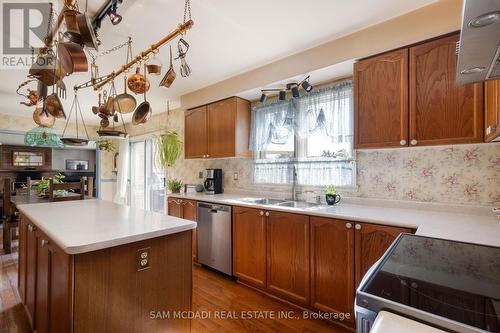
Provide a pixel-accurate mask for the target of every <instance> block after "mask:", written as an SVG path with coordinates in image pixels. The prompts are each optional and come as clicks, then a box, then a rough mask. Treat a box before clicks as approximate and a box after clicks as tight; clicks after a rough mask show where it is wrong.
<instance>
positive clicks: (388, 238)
mask: <svg viewBox="0 0 500 333" xmlns="http://www.w3.org/2000/svg"><path fill="white" fill-rule="evenodd" d="M403 232H413V230H412V229H408V228H399V227H390V226H385V225H377V224H369V223H356V232H355V240H354V243H355V260H354V261H355V263H356V288H357V287H358V285H359V283H360V282H361V279H362V278H363V276H364V275H365V274H366V272H367V271H368V270H369V269H370V267H371V266H372V265H373V264H374V263H375V262H376V261H377V260H379V259H380V257H382V255H383V254H384V253H385V251H386V250H387V249H388V248H389V246H390V245H391V244H392V242H393V241H394V240H395V239H396V237H398V235H399V234H401V233H403Z"/></svg>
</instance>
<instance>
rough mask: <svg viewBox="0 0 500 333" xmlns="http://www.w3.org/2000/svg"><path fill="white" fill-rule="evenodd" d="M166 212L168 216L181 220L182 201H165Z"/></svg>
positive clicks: (170, 199) (171, 199)
mask: <svg viewBox="0 0 500 333" xmlns="http://www.w3.org/2000/svg"><path fill="white" fill-rule="evenodd" d="M167 212H168V215H170V216H175V217H181V218H182V200H181V199H176V198H168V199H167Z"/></svg>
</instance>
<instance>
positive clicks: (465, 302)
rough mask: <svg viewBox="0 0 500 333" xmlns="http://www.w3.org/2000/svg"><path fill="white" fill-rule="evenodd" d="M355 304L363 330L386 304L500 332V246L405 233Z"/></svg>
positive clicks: (438, 323) (464, 327)
mask: <svg viewBox="0 0 500 333" xmlns="http://www.w3.org/2000/svg"><path fill="white" fill-rule="evenodd" d="M499 237H500V235H499ZM355 307H356V326H357V331H358V332H360V333H368V332H369V331H370V328H371V325H372V324H373V321H374V320H375V317H376V316H377V313H378V312H379V311H382V310H386V311H390V312H394V313H397V314H399V315H402V316H405V317H408V318H412V319H414V320H417V321H420V322H424V323H426V324H428V325H431V326H434V327H437V328H440V329H443V330H445V331H450V332H464V333H465V332H467V333H468V332H500V248H498V247H491V246H483V245H476V244H470V243H463V242H456V241H450V240H443V239H438V238H430V237H423V236H417V235H412V234H401V235H400V236H399V237H398V238H397V239H396V240H395V241H394V243H393V244H392V245H391V247H390V248H389V249H388V250H387V252H386V253H385V254H384V256H383V257H382V258H381V259H380V260H379V261H378V262H377V263H376V264H375V265H374V266H373V267H372V268H371V269H370V271H369V272H368V273H367V274H366V275H365V277H364V278H363V281H362V282H361V284H360V286H359V288H358V290H357V292H356V305H355Z"/></svg>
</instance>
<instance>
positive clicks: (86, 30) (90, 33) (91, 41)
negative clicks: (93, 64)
mask: <svg viewBox="0 0 500 333" xmlns="http://www.w3.org/2000/svg"><path fill="white" fill-rule="evenodd" d="M76 22H77V23H78V29H79V31H80V36H81V40H80V44H83V45H85V46H86V47H88V48H91V49H94V50H96V51H97V50H98V42H97V36H96V35H95V31H94V27H93V26H92V20H91V19H90V18H89V17H88V15H87V14H85V13H83V14H78V15H77V16H76Z"/></svg>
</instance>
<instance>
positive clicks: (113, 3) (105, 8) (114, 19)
mask: <svg viewBox="0 0 500 333" xmlns="http://www.w3.org/2000/svg"><path fill="white" fill-rule="evenodd" d="M122 2H123V0H107V1H106V2H105V3H104V5H102V7H101V8H100V9H99V11H98V12H97V14H96V15H95V16H94V23H93V25H94V32H96V33H97V31H98V30H99V29H100V28H101V24H102V20H104V19H105V18H106V16H108V17H109V20H110V21H111V23H112V24H113V25H117V24H119V23H120V22H121V21H122V16H121V15H120V14H118V7H119V6H120V5H121V4H122Z"/></svg>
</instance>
